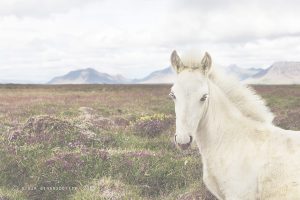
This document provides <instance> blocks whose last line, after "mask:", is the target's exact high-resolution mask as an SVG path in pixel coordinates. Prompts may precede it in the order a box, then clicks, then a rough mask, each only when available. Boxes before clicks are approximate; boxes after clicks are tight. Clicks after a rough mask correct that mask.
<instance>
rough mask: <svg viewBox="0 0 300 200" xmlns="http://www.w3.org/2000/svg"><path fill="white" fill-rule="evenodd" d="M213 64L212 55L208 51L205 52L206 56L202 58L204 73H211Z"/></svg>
mask: <svg viewBox="0 0 300 200" xmlns="http://www.w3.org/2000/svg"><path fill="white" fill-rule="evenodd" d="M211 64H212V60H211V57H210V55H209V54H208V53H207V52H205V54H204V57H203V58H202V60H201V67H202V70H203V72H204V74H208V73H209V71H210V69H211Z"/></svg>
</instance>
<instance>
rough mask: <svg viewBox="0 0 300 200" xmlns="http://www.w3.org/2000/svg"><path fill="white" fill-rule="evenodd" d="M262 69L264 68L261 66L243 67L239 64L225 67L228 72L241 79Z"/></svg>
mask: <svg viewBox="0 0 300 200" xmlns="http://www.w3.org/2000/svg"><path fill="white" fill-rule="evenodd" d="M262 71H263V69H261V68H241V67H238V66H237V65H229V66H228V67H226V69H225V72H226V73H228V74H231V75H233V76H235V77H237V78H238V79H239V80H245V79H247V78H249V77H252V76H253V75H255V74H257V73H260V72H262Z"/></svg>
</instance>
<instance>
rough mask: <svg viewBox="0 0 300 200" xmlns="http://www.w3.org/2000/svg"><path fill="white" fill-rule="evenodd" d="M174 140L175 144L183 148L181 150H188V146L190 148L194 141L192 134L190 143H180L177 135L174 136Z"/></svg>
mask: <svg viewBox="0 0 300 200" xmlns="http://www.w3.org/2000/svg"><path fill="white" fill-rule="evenodd" d="M174 141H175V144H176V145H177V146H178V147H179V148H180V149H181V150H186V149H187V148H189V147H190V146H191V144H192V142H193V137H192V136H190V141H189V142H188V143H185V144H181V143H178V142H177V141H176V135H175V136H174Z"/></svg>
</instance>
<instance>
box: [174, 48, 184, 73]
mask: <svg viewBox="0 0 300 200" xmlns="http://www.w3.org/2000/svg"><path fill="white" fill-rule="evenodd" d="M171 64H172V67H173V69H174V70H175V71H176V72H177V73H179V72H181V71H182V70H183V69H184V65H183V63H182V61H181V59H180V57H179V56H178V54H177V52H176V50H174V51H173V52H172V54H171Z"/></svg>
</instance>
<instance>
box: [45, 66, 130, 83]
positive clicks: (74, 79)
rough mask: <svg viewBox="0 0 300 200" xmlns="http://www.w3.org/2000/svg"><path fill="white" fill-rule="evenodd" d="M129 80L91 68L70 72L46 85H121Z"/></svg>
mask: <svg viewBox="0 0 300 200" xmlns="http://www.w3.org/2000/svg"><path fill="white" fill-rule="evenodd" d="M129 82H130V80H128V79H126V78H124V77H123V76H121V75H116V76H112V75H109V74H107V73H101V72H98V71H96V70H95V69H92V68H87V69H82V70H76V71H71V72H69V73H68V74H66V75H63V76H59V77H55V78H53V79H52V80H51V81H49V82H48V84H122V83H129Z"/></svg>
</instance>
